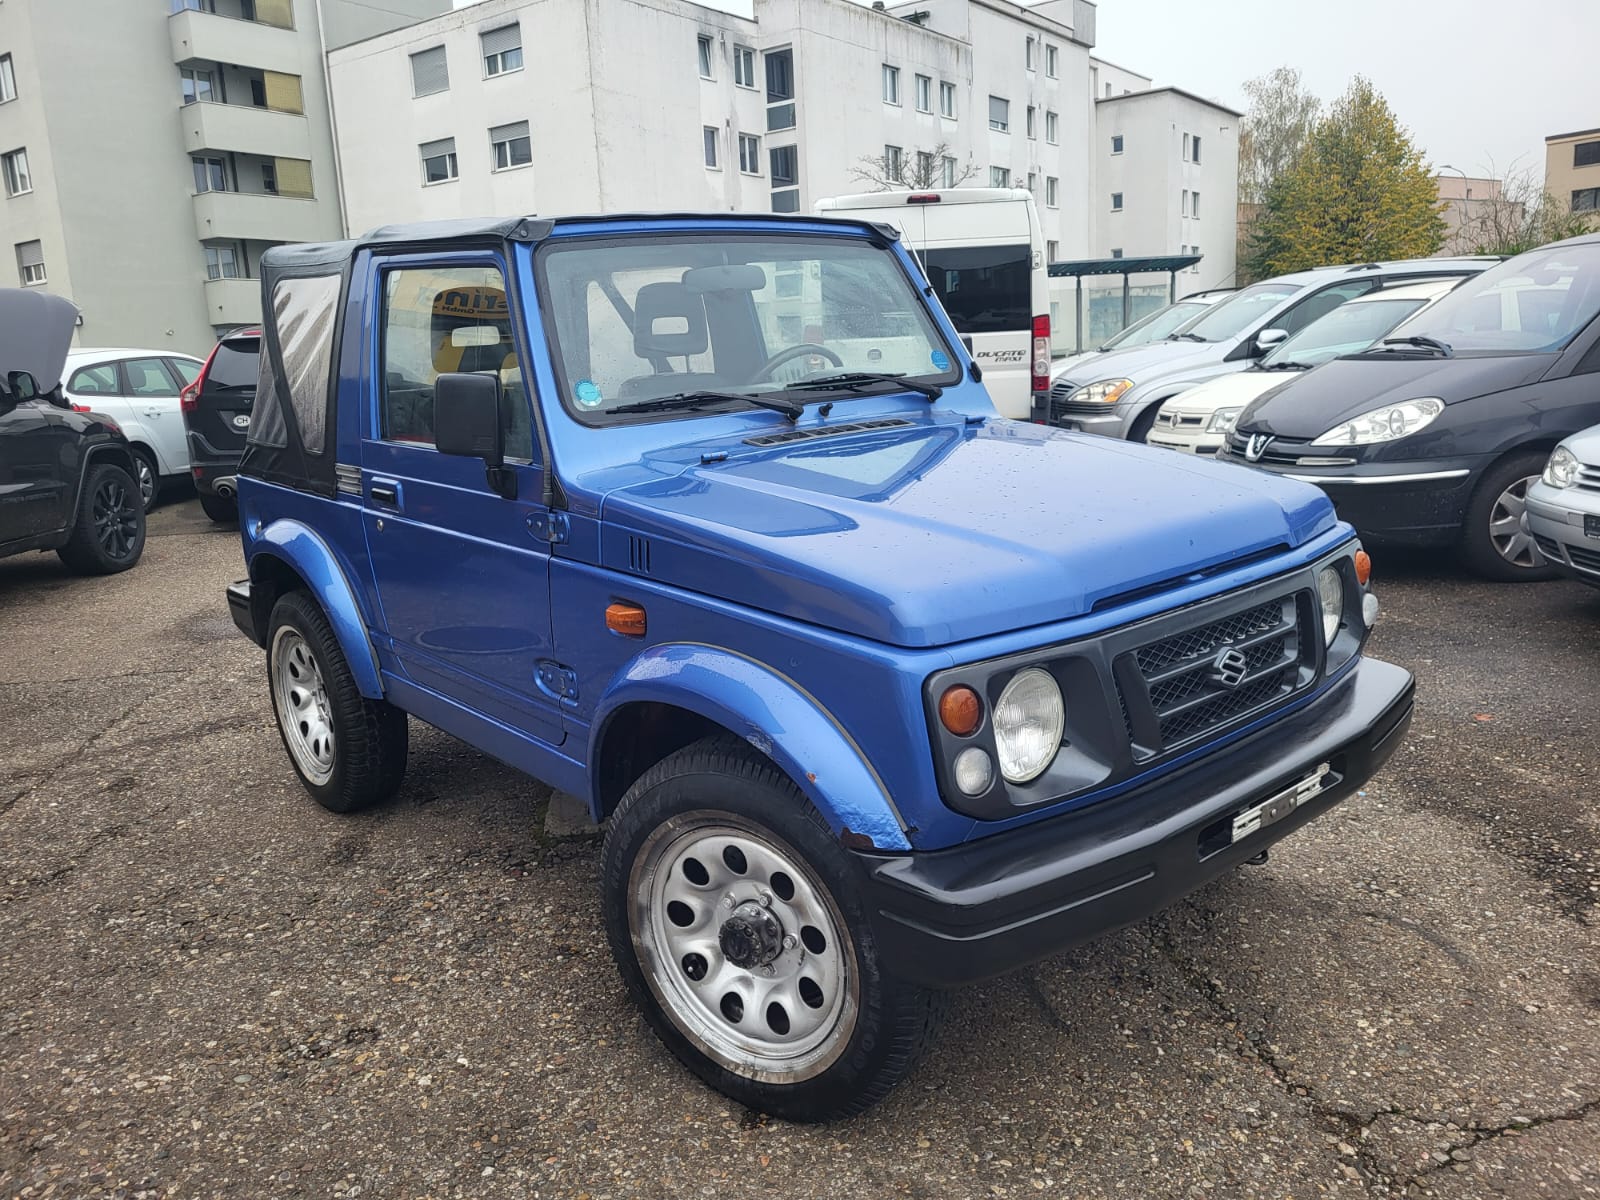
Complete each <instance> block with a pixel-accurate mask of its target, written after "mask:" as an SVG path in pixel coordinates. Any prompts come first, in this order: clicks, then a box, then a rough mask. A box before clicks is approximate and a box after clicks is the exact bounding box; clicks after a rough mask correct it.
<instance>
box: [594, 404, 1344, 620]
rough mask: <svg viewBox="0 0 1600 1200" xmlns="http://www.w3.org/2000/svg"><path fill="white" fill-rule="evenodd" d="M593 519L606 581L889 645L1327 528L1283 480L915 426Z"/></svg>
mask: <svg viewBox="0 0 1600 1200" xmlns="http://www.w3.org/2000/svg"><path fill="white" fill-rule="evenodd" d="M602 516H603V520H604V526H605V533H604V542H603V546H602V557H603V560H604V562H605V563H606V565H608V566H612V567H615V568H616V569H617V570H619V571H630V570H631V571H633V572H635V573H637V572H638V571H639V569H640V564H642V563H647V564H648V567H647V568H646V569H647V570H648V573H649V575H650V576H651V578H653V579H656V580H659V581H661V582H665V583H669V584H672V585H675V586H679V587H683V588H686V589H690V590H693V591H697V592H702V593H707V592H709V593H712V594H714V595H717V596H720V597H722V598H724V599H727V600H730V601H733V602H736V603H739V604H744V605H749V606H751V607H754V608H759V609H764V610H767V611H769V612H775V613H781V614H784V615H785V616H788V617H792V618H795V619H798V620H802V621H806V622H809V623H812V624H815V625H821V626H825V627H827V628H830V629H836V630H839V631H841V632H844V633H849V634H855V635H858V636H861V637H864V638H870V639H872V640H874V641H879V642H884V643H889V644H892V645H897V646H936V645H943V644H947V643H950V642H958V641H965V640H967V639H970V638H977V637H983V636H987V635H991V634H997V633H1003V632H1006V631H1008V630H1013V629H1022V628H1026V627H1029V626H1034V625H1041V624H1044V623H1046V622H1052V621H1060V620H1063V619H1066V618H1070V617H1076V616H1081V615H1083V614H1085V613H1088V612H1090V611H1091V610H1092V609H1093V608H1094V607H1095V606H1096V604H1097V603H1100V602H1104V601H1107V600H1109V599H1111V598H1113V597H1118V596H1122V595H1125V594H1127V593H1129V592H1132V591H1135V590H1138V589H1146V588H1149V587H1152V586H1154V585H1159V584H1162V583H1166V582H1172V583H1173V584H1174V585H1176V583H1177V582H1178V581H1180V580H1181V579H1182V578H1183V577H1184V576H1187V575H1190V574H1192V573H1194V572H1196V571H1203V570H1207V569H1209V568H1214V567H1217V566H1220V565H1221V564H1225V563H1228V562H1231V561H1234V560H1236V559H1239V558H1241V557H1244V556H1247V555H1251V554H1255V553H1258V552H1261V551H1264V550H1269V549H1271V548H1273V547H1277V546H1284V547H1289V546H1296V545H1299V544H1300V543H1302V542H1304V541H1305V540H1307V539H1308V538H1312V537H1315V536H1316V535H1318V534H1319V533H1321V532H1323V531H1325V530H1327V529H1329V528H1331V527H1332V525H1333V523H1334V517H1333V512H1332V509H1331V507H1330V505H1329V504H1328V501H1327V499H1326V498H1325V497H1324V496H1323V495H1322V493H1321V492H1320V491H1317V490H1316V489H1314V488H1310V487H1307V486H1305V485H1302V484H1297V483H1295V482H1293V481H1292V480H1284V479H1280V478H1278V477H1275V476H1272V475H1268V474H1265V473H1259V472H1255V471H1251V470H1248V469H1246V468H1240V467H1232V466H1227V465H1222V464H1216V463H1212V462H1209V461H1205V460H1199V459H1194V460H1189V459H1185V458H1180V457H1179V456H1177V455H1174V454H1171V453H1170V452H1169V451H1166V450H1158V449H1154V448H1151V447H1146V446H1140V445H1135V444H1131V443H1127V442H1118V441H1112V440H1110V439H1105V438H1097V437H1091V436H1086V435H1081V434H1072V433H1066V432H1064V431H1060V430H1051V429H1047V428H1045V427H1043V426H1039V425H1032V424H1027V423H1023V422H1013V421H1005V420H988V421H984V422H981V423H973V424H968V423H966V422H965V421H957V422H952V421H949V420H948V419H946V420H938V419H934V418H928V419H924V420H920V421H916V422H910V423H908V424H907V425H906V427H904V428H897V429H894V430H880V431H877V432H873V433H866V434H855V435H844V436H836V437H826V438H814V437H813V438H808V439H805V440H802V441H797V442H794V443H791V444H790V445H787V446H783V447H771V448H763V449H752V448H749V447H743V446H742V447H741V452H740V453H738V454H734V453H730V454H729V457H728V458H727V459H726V460H723V461H713V462H710V463H705V464H702V463H701V462H700V460H699V459H698V458H696V459H695V460H694V461H693V463H692V465H689V466H686V467H685V468H684V469H683V470H682V471H681V472H679V473H677V474H675V475H673V476H671V477H670V478H659V479H655V480H651V481H649V482H644V483H636V484H632V485H630V486H624V487H620V488H618V489H617V490H614V491H611V492H610V493H609V494H607V495H606V496H605V497H604V499H603V501H602ZM641 539H643V540H644V542H645V543H646V544H643V545H641Z"/></svg>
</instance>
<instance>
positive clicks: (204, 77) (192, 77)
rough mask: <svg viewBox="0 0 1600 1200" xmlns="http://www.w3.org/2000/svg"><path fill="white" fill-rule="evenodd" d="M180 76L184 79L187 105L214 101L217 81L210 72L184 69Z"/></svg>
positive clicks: (179, 72)
mask: <svg viewBox="0 0 1600 1200" xmlns="http://www.w3.org/2000/svg"><path fill="white" fill-rule="evenodd" d="M178 74H179V75H180V76H182V78H183V102H184V103H185V104H204V103H206V102H207V101H209V100H211V99H213V94H212V93H213V88H214V86H215V80H214V79H213V77H212V75H211V72H210V71H201V70H197V69H196V68H194V67H182V68H180V69H179V71H178Z"/></svg>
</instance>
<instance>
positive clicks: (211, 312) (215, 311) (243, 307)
mask: <svg viewBox="0 0 1600 1200" xmlns="http://www.w3.org/2000/svg"><path fill="white" fill-rule="evenodd" d="M206 312H207V314H208V318H207V319H208V320H209V321H210V322H211V324H213V325H256V324H259V323H260V321H261V281H260V280H259V279H208V280H206Z"/></svg>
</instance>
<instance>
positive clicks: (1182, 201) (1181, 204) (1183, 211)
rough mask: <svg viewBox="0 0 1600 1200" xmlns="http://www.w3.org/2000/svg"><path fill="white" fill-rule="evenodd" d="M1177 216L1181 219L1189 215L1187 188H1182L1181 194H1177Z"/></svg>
mask: <svg viewBox="0 0 1600 1200" xmlns="http://www.w3.org/2000/svg"><path fill="white" fill-rule="evenodd" d="M1178 215H1179V216H1181V217H1187V216H1188V215H1189V189H1188V188H1184V189H1183V191H1182V192H1180V193H1178Z"/></svg>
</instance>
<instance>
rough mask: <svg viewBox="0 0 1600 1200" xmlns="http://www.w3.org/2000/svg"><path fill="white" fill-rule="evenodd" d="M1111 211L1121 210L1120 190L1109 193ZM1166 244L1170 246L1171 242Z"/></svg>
mask: <svg viewBox="0 0 1600 1200" xmlns="http://www.w3.org/2000/svg"><path fill="white" fill-rule="evenodd" d="M1111 211H1112V212H1121V211H1122V193H1121V192H1112V193H1111ZM1167 244H1168V245H1169V246H1170V245H1171V244H1172V243H1171V242H1168V243H1167Z"/></svg>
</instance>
